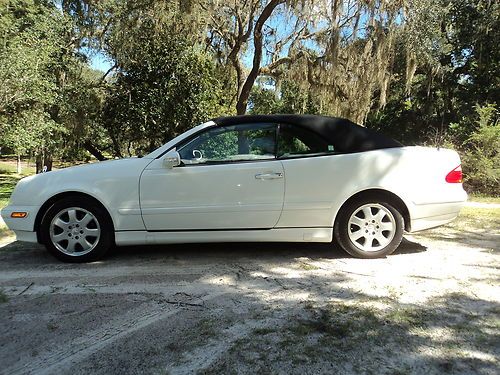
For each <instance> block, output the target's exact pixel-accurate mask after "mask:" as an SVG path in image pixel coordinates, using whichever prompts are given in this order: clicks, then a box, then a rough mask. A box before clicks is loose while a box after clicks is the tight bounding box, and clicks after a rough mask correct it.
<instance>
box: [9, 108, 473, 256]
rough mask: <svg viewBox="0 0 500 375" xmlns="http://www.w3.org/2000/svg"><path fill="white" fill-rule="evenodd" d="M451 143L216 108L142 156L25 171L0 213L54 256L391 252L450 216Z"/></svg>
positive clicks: (456, 170)
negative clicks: (280, 245)
mask: <svg viewBox="0 0 500 375" xmlns="http://www.w3.org/2000/svg"><path fill="white" fill-rule="evenodd" d="M461 182H462V172H461V166H460V158H459V156H458V154H457V153H456V152H455V151H452V150H447V149H436V148H427V147H403V146H402V145H401V144H399V143H398V142H396V141H394V140H392V139H390V138H387V137H385V136H383V135H381V134H379V133H376V132H374V131H370V130H369V129H366V128H363V127H360V126H358V125H356V124H354V123H352V122H350V121H348V120H344V119H339V118H331V117H320V116H299V115H270V116H236V117H225V118H219V119H215V120H213V121H209V122H207V123H205V124H202V125H199V126H197V127H195V128H193V129H191V130H189V131H187V132H186V133H184V134H181V135H179V136H178V137H176V138H175V139H173V140H171V141H170V142H168V143H167V144H165V145H164V146H162V147H160V148H159V149H157V150H155V151H153V152H152V153H150V154H149V155H146V156H144V157H142V158H130V159H122V160H112V161H105V162H100V163H95V164H88V165H82V166H76V167H71V168H66V169H62V170H57V171H52V172H48V173H43V174H38V175H35V176H30V177H27V178H24V179H22V180H21V181H19V183H18V184H17V186H16V188H15V190H14V192H13V193H12V196H11V199H10V202H9V205H8V206H7V207H6V208H4V209H3V210H2V217H3V219H4V220H5V222H6V223H7V226H8V227H9V228H10V229H12V230H13V231H14V232H15V233H16V235H17V239H18V240H19V241H29V242H39V243H42V244H44V245H45V246H46V247H47V249H48V250H49V251H50V252H51V253H52V254H53V255H54V256H56V257H57V258H59V259H61V260H63V261H70V262H82V261H92V260H96V259H98V258H100V257H102V256H103V255H104V254H105V253H106V251H107V250H108V249H109V248H110V247H111V246H113V245H114V244H116V245H118V246H120V245H138V244H170V243H187V242H226V241H229V242H238V241H240V242H241V241H291V242H328V243H330V242H335V243H337V244H339V245H340V246H341V247H342V248H343V249H344V250H346V251H347V252H349V253H350V254H351V255H353V256H356V257H361V258H376V257H381V256H385V255H387V254H390V253H392V252H393V251H394V250H395V249H396V248H397V247H398V246H399V244H400V242H401V239H402V236H403V232H404V231H407V232H415V231H419V230H422V229H427V228H431V227H435V226H438V225H442V224H445V223H447V222H449V221H451V220H453V219H454V218H455V217H456V216H457V215H458V213H459V211H460V208H461V207H462V205H463V204H464V202H465V201H466V199H467V194H466V193H465V191H464V189H463V188H462V183H461Z"/></svg>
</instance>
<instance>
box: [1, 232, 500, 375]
mask: <svg viewBox="0 0 500 375" xmlns="http://www.w3.org/2000/svg"><path fill="white" fill-rule="evenodd" d="M1 246H2V247H1V248H0V291H1V294H0V300H1V303H0V373H1V374H28V373H36V374H72V375H76V374H90V373H92V374H150V373H151V374H257V373H258V374H301V375H302V374H498V373H499V363H498V358H499V355H500V336H499V333H500V319H499V313H500V300H499V299H500V293H499V288H498V286H499V284H498V282H499V276H500V258H499V251H500V234H499V233H498V232H493V233H492V232H491V231H488V232H481V231H476V230H474V231H463V230H461V231H458V230H451V229H449V228H444V229H436V230H433V231H427V232H424V233H422V234H419V235H413V236H406V238H405V240H404V242H403V244H402V245H401V247H400V248H399V249H398V250H397V252H396V253H395V254H393V255H391V256H389V257H387V258H385V259H378V260H359V259H353V258H351V257H349V256H347V255H345V254H344V253H343V252H342V251H340V250H339V249H336V248H334V247H333V246H332V245H325V244H286V243H283V244H281V243H280V244H260V243H259V244H208V245H207V244H204V245H176V246H160V247H130V248H120V249H115V250H114V251H113V253H112V254H111V255H110V256H108V257H107V258H106V259H104V260H102V261H99V262H95V263H91V264H82V265H74V264H64V263H60V262H58V261H56V260H55V259H53V258H52V257H51V256H49V255H48V254H47V253H46V252H45V250H44V249H43V248H42V247H40V246H38V245H31V244H22V243H19V242H12V238H7V239H5V240H4V242H3V245H1Z"/></svg>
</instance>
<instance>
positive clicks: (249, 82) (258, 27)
mask: <svg viewBox="0 0 500 375" xmlns="http://www.w3.org/2000/svg"><path fill="white" fill-rule="evenodd" d="M284 3H285V0H271V1H270V2H269V3H268V4H267V5H266V7H265V8H264V9H263V10H262V13H261V15H260V16H259V18H258V19H257V22H256V23H255V28H254V32H253V45H254V49H255V51H254V55H253V65H252V70H250V73H249V74H248V77H247V79H246V80H245V83H244V84H243V87H242V88H241V93H240V95H239V97H238V101H237V103H236V113H237V114H238V115H244V114H245V113H246V111H247V104H248V98H249V97H250V92H251V91H252V87H253V84H254V83H255V80H256V79H257V77H258V76H259V72H260V64H261V60H262V47H263V46H262V44H263V38H262V28H263V27H264V24H265V23H266V21H267V20H268V19H269V17H270V16H271V14H272V13H273V11H274V9H276V7H277V6H278V5H281V4H284Z"/></svg>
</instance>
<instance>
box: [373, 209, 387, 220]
mask: <svg viewBox="0 0 500 375" xmlns="http://www.w3.org/2000/svg"><path fill="white" fill-rule="evenodd" d="M386 216H387V213H386V212H385V211H384V210H382V209H379V210H378V212H377V214H376V215H375V219H376V220H379V221H382V219H383V218H384V217H386Z"/></svg>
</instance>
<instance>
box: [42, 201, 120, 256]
mask: <svg viewBox="0 0 500 375" xmlns="http://www.w3.org/2000/svg"><path fill="white" fill-rule="evenodd" d="M40 236H41V239H42V242H43V243H44V244H45V246H46V247H47V250H48V251H49V252H50V253H51V254H52V255H54V256H55V257H56V258H58V259H60V260H62V261H65V262H75V263H76V262H90V261H94V260H97V259H100V258H101V257H102V256H104V254H105V253H106V252H107V251H108V250H109V248H110V247H111V245H112V244H113V226H112V224H111V222H110V219H109V216H108V215H107V212H106V211H105V210H104V209H103V208H102V207H101V206H100V205H99V204H98V203H97V202H95V201H93V200H92V199H90V198H85V197H68V198H64V199H61V200H60V201H57V202H56V203H54V204H53V205H52V206H51V207H50V208H49V209H48V210H47V212H46V213H45V215H44V216H43V219H42V222H41V227H40Z"/></svg>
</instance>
